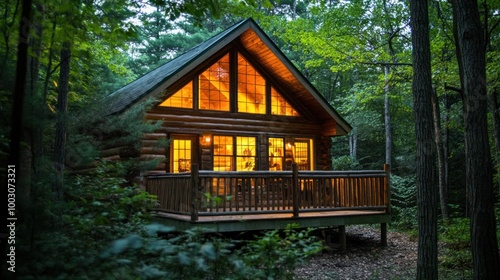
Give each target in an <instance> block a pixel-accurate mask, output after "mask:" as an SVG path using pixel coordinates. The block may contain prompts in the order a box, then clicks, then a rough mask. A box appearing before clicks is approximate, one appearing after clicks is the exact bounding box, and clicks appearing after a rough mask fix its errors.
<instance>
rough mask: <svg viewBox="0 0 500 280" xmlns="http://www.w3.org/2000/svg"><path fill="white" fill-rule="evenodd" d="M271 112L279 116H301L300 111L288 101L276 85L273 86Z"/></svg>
mask: <svg viewBox="0 0 500 280" xmlns="http://www.w3.org/2000/svg"><path fill="white" fill-rule="evenodd" d="M271 114H272V115H279V116H294V117H295V116H299V113H297V111H295V109H293V107H292V106H291V105H290V103H288V102H287V101H286V100H285V98H283V97H282V96H281V94H279V93H278V91H277V90H276V89H274V87H271Z"/></svg>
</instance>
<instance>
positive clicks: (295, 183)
mask: <svg viewBox="0 0 500 280" xmlns="http://www.w3.org/2000/svg"><path fill="white" fill-rule="evenodd" d="M299 194H300V193H299V171H298V169H297V164H296V163H295V162H294V163H292V195H293V217H294V218H297V217H298V216H299Z"/></svg>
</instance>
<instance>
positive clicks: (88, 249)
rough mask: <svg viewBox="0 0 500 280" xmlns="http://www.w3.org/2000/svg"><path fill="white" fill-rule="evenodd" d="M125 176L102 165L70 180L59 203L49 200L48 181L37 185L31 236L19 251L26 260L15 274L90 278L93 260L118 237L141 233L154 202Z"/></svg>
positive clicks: (120, 170) (115, 168) (110, 165)
mask: <svg viewBox="0 0 500 280" xmlns="http://www.w3.org/2000/svg"><path fill="white" fill-rule="evenodd" d="M123 172H124V171H123V168H122V166H121V164H118V163H106V162H102V163H101V164H100V165H99V167H98V169H97V172H96V173H95V174H92V175H85V176H77V177H75V178H70V179H69V180H68V181H67V182H66V185H65V188H66V189H65V197H64V200H63V201H61V202H54V200H53V199H52V194H51V192H50V189H51V186H50V181H48V182H47V183H43V182H40V183H39V185H38V186H37V189H38V190H37V193H36V195H37V201H36V206H35V207H36V210H35V211H33V213H32V217H33V220H34V222H35V224H34V227H33V230H34V231H35V232H34V234H35V235H34V236H30V238H31V240H30V242H31V243H32V244H31V246H29V247H24V248H22V251H23V252H24V254H26V255H27V256H29V257H27V259H26V260H24V261H23V263H22V267H21V268H20V271H19V274H20V275H40V276H43V277H42V279H44V277H45V278H46V279H53V277H56V278H57V277H64V278H66V277H71V278H74V277H73V276H76V278H81V277H82V276H84V275H86V274H91V273H90V270H91V268H92V267H95V266H96V265H98V262H99V260H98V258H96V256H97V255H98V254H99V252H100V251H102V250H103V248H104V247H105V246H106V245H107V244H108V243H109V242H111V241H112V240H114V239H115V238H116V236H122V235H126V234H129V233H132V232H136V233H140V232H141V231H142V229H143V226H144V224H146V223H147V222H148V221H149V216H150V214H149V212H150V210H151V209H152V208H153V204H154V203H156V199H155V198H154V197H153V196H151V195H150V194H148V193H146V192H145V191H142V190H140V189H139V188H138V187H136V186H128V185H126V182H125V180H124V179H123V177H122V174H123ZM43 190H45V191H43ZM26 241H27V240H25V242H20V243H21V244H25V245H27V244H29V242H26ZM47 256H51V257H50V258H47ZM28 259H29V261H28ZM89 277H90V278H92V277H91V276H89Z"/></svg>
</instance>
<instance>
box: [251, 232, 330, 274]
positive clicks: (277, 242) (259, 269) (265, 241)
mask: <svg viewBox="0 0 500 280" xmlns="http://www.w3.org/2000/svg"><path fill="white" fill-rule="evenodd" d="M309 233H310V230H306V231H296V230H294V229H293V225H292V226H289V227H288V228H287V229H286V230H285V231H284V234H285V236H284V238H282V237H280V235H279V231H278V230H273V231H269V232H266V233H265V235H264V236H263V237H260V238H257V239H255V240H254V241H251V242H249V244H248V245H247V247H245V248H243V261H244V262H245V263H246V264H247V265H250V266H251V267H253V268H254V269H256V271H254V273H253V277H255V278H256V279H292V277H293V269H294V268H295V266H296V265H297V263H298V262H303V261H305V259H306V258H307V257H308V256H310V255H312V254H315V253H317V252H319V251H320V250H321V249H322V245H321V243H319V242H317V241H315V239H314V238H313V237H311V236H309Z"/></svg>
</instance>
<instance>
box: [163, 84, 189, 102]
mask: <svg viewBox="0 0 500 280" xmlns="http://www.w3.org/2000/svg"><path fill="white" fill-rule="evenodd" d="M160 106H163V107H176V108H193V82H189V83H188V84H187V85H185V86H184V87H183V88H181V89H180V90H179V91H177V92H176V93H174V94H173V95H172V96H170V97H169V98H167V100H165V101H163V103H161V104H160Z"/></svg>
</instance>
